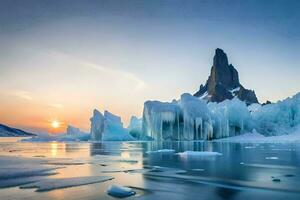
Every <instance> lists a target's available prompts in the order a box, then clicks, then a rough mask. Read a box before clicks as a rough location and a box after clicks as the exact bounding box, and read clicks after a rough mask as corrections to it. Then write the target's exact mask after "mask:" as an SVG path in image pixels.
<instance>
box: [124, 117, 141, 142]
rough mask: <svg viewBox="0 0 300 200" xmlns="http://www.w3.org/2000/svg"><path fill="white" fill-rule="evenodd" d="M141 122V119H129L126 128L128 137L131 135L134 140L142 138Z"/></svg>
mask: <svg viewBox="0 0 300 200" xmlns="http://www.w3.org/2000/svg"><path fill="white" fill-rule="evenodd" d="M142 122H143V119H142V118H137V117H136V116H132V117H131V119H130V123H129V126H128V127H127V129H128V131H129V133H130V135H132V136H133V137H134V138H136V139H140V138H141V136H142Z"/></svg>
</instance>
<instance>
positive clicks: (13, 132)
mask: <svg viewBox="0 0 300 200" xmlns="http://www.w3.org/2000/svg"><path fill="white" fill-rule="evenodd" d="M29 136H36V135H35V134H33V133H28V132H26V131H23V130H20V129H16V128H11V127H9V126H6V125H3V124H0V137H29Z"/></svg>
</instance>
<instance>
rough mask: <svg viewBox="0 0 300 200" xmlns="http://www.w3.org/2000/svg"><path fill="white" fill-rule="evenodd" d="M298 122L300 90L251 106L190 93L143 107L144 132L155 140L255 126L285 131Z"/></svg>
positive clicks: (205, 135) (222, 135)
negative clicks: (278, 99)
mask: <svg viewBox="0 0 300 200" xmlns="http://www.w3.org/2000/svg"><path fill="white" fill-rule="evenodd" d="M298 126H300V93H298V94H297V95H295V96H294V97H292V98H288V99H286V100H283V101H279V102H277V103H274V104H267V105H264V106H260V105H258V104H254V105H250V106H249V107H247V105H246V103H245V102H244V101H241V100H240V99H239V98H237V97H235V98H233V99H232V100H225V101H222V102H220V103H216V102H209V103H206V101H204V100H202V99H199V98H197V97H194V96H192V95H190V94H187V93H186V94H183V95H181V98H180V100H178V101H173V102H159V101H147V102H145V104H144V111H143V134H144V135H145V136H150V137H152V138H153V139H155V140H202V139H204V140H209V139H218V138H225V137H232V136H237V135H241V134H243V133H246V132H252V131H253V130H254V129H255V130H257V131H258V132H259V133H260V134H262V135H266V136H270V135H282V134H289V133H291V132H293V131H294V130H295V128H296V127H298Z"/></svg>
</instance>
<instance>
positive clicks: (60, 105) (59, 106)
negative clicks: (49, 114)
mask: <svg viewBox="0 0 300 200" xmlns="http://www.w3.org/2000/svg"><path fill="white" fill-rule="evenodd" d="M48 106H50V107H52V108H58V109H62V108H64V105H62V104H59V103H53V104H49V105H48Z"/></svg>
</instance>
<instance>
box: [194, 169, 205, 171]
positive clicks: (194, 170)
mask: <svg viewBox="0 0 300 200" xmlns="http://www.w3.org/2000/svg"><path fill="white" fill-rule="evenodd" d="M192 171H194V172H203V171H205V170H204V169H192Z"/></svg>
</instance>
